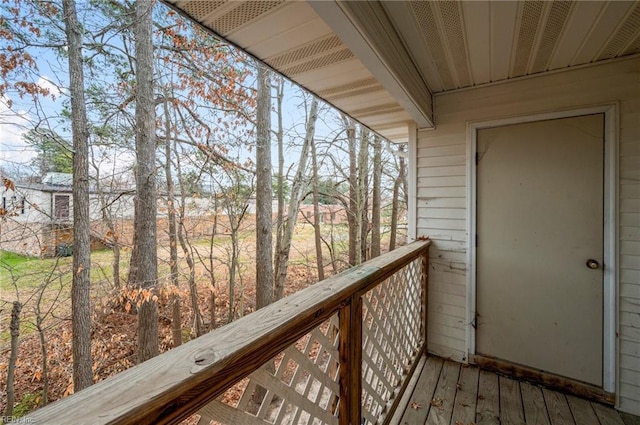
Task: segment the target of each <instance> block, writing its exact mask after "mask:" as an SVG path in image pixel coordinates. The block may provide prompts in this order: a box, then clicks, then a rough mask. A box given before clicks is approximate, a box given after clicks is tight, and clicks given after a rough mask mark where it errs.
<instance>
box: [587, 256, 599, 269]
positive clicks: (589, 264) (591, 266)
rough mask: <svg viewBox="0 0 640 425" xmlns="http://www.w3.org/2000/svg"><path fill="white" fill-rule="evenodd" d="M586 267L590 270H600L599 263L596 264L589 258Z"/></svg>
mask: <svg viewBox="0 0 640 425" xmlns="http://www.w3.org/2000/svg"><path fill="white" fill-rule="evenodd" d="M587 267H589V268H590V269H594V270H595V269H599V268H600V263H598V262H597V261H596V260H594V259H593V258H589V259H588V260H587Z"/></svg>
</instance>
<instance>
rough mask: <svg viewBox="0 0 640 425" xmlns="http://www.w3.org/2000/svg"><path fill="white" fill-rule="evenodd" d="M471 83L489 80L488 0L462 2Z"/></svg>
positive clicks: (489, 32)
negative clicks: (471, 77)
mask: <svg viewBox="0 0 640 425" xmlns="http://www.w3.org/2000/svg"><path fill="white" fill-rule="evenodd" d="M462 13H463V14H464V24H465V32H466V33H467V44H468V45H469V62H470V64H471V74H472V76H473V84H474V85H475V84H477V82H479V81H491V26H490V25H487V22H490V21H491V5H490V3H489V2H488V1H469V2H464V3H462Z"/></svg>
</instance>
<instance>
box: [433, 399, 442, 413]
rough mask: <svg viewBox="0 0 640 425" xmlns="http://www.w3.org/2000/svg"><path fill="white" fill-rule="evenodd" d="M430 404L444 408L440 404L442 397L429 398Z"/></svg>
mask: <svg viewBox="0 0 640 425" xmlns="http://www.w3.org/2000/svg"><path fill="white" fill-rule="evenodd" d="M431 405H432V406H433V407H437V408H438V409H440V410H444V406H442V399H440V398H434V399H433V400H431Z"/></svg>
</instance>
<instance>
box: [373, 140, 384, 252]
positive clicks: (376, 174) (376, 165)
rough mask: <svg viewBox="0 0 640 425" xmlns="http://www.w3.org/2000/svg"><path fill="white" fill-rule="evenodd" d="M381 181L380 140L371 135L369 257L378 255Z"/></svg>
mask: <svg viewBox="0 0 640 425" xmlns="http://www.w3.org/2000/svg"><path fill="white" fill-rule="evenodd" d="M381 181H382V140H381V139H380V136H378V135H377V134H376V135H374V136H373V195H372V199H371V258H375V257H378V256H379V255H380V207H381V199H380V193H381V187H380V186H381Z"/></svg>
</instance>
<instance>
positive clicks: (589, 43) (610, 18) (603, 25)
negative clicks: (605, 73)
mask: <svg viewBox="0 0 640 425" xmlns="http://www.w3.org/2000/svg"><path fill="white" fill-rule="evenodd" d="M632 6H633V3H632V2H625V1H611V2H609V3H607V5H606V6H605V7H604V9H603V10H602V13H601V14H600V16H599V18H598V20H597V21H596V23H595V25H594V26H592V27H591V31H590V34H589V36H588V37H587V38H586V39H585V42H584V44H583V45H582V46H581V47H580V49H579V53H578V54H577V55H575V56H574V59H573V60H572V61H571V65H581V64H585V63H589V62H593V61H594V60H595V58H596V56H597V55H598V53H599V52H600V50H601V49H602V48H603V45H604V44H605V43H606V42H607V40H608V39H609V37H611V36H612V35H613V34H614V33H615V31H616V29H617V25H618V24H619V23H620V22H621V21H622V20H623V19H624V17H625V15H626V14H627V12H628V11H629V9H631V7H632Z"/></svg>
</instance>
